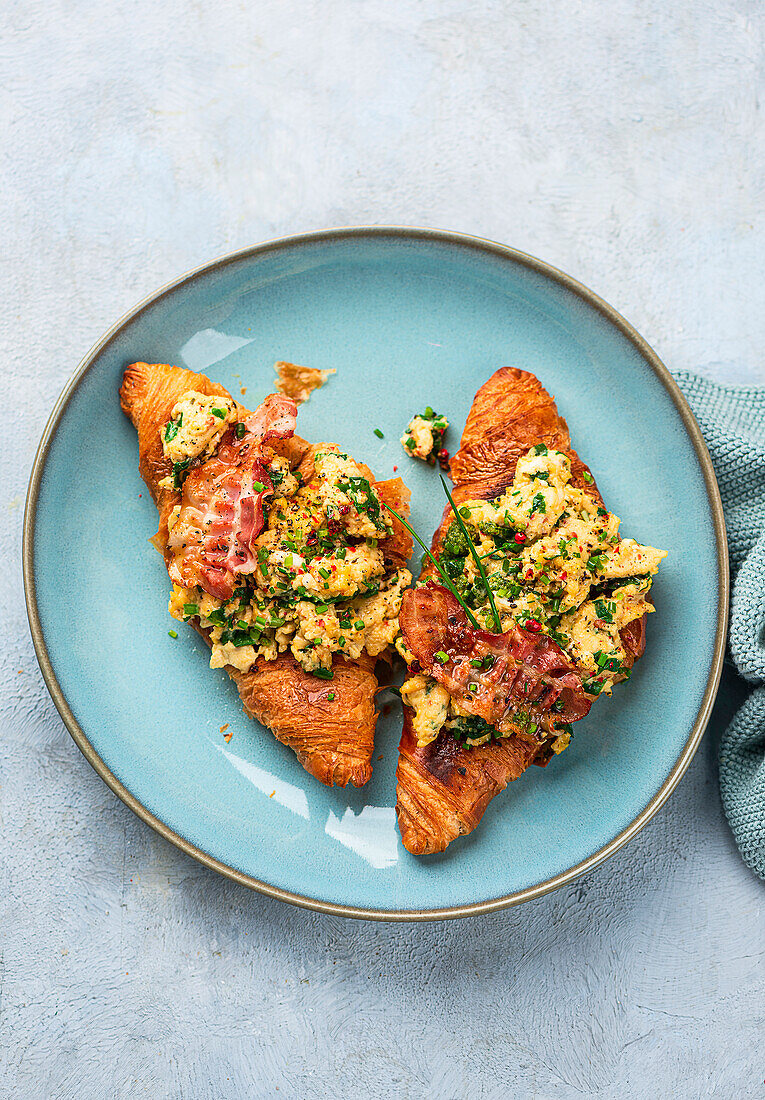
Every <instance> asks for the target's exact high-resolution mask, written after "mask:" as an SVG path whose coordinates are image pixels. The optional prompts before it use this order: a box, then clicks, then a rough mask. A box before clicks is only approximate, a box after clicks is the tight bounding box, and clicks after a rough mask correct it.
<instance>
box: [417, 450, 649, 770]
mask: <svg viewBox="0 0 765 1100" xmlns="http://www.w3.org/2000/svg"><path fill="white" fill-rule="evenodd" d="M588 476H589V475H587V474H585V477H584V480H585V482H587V478H588ZM590 481H591V478H590ZM459 513H460V517H461V518H462V520H463V522H464V524H465V528H466V530H467V532H468V535H469V537H470V539H471V541H472V543H473V548H474V550H475V552H476V554H477V555H478V557H479V558H480V559H481V562H482V565H483V569H484V571H485V573H486V578H487V583H488V585H489V587H490V589H491V592H492V596H493V598H494V606H495V607H496V610H497V615H498V617H499V620H500V625H501V629H502V631H506V630H508V629H509V627H510V626H511V624H512V623H513V622H516V623H518V624H519V625H520V626H522V627H527V628H529V629H530V630H532V631H536V632H541V633H544V634H547V635H548V636H549V637H551V638H552V639H553V640H554V641H555V642H556V643H557V644H558V645H559V646H560V647H561V648H562V649H563V650H564V652H565V653H566V654H567V656H568V657H569V659H570V660H571V661H572V662H573V663H574V664H575V665H576V667H577V668H578V669H579V670H580V672H581V673H582V674H583V676H584V687H585V690H586V691H587V692H588V693H590V694H592V695H599V694H601V693H605V694H610V692H611V690H612V687H613V685H614V683H616V682H617V681H619V680H623V679H625V678H626V677H627V676H628V675H629V671H630V670H629V664H630V662H629V660H628V655H627V652H626V650H625V649H624V646H623V644H622V642H621V638H620V631H621V630H623V629H624V627H625V626H627V625H629V623H631V622H634V621H635V620H636V619H640V618H642V617H643V615H645V614H647V613H649V612H652V611H653V605H652V604H651V603H650V602H649V600H648V599H647V597H648V592H649V591H650V588H651V583H652V579H653V576H654V574H655V573H656V572H657V570H658V567H659V563H660V562H661V560H662V559H663V558H664V557H666V552H665V551H664V550H657V549H655V548H654V547H652V546H641V545H640V544H639V543H637V542H635V541H634V540H633V539H621V538H620V536H619V519H618V517H617V516H615V515H613V514H612V513H610V512H608V511H607V510H606V509H605V508H604V507H603V506H602V505H601V504H600V503H599V502H598V500H597V499H596V498H595V497H593V496H591V495H590V494H588V493H587V492H586V491H585V490H583V489H579V488H577V487H576V486H574V485H572V484H571V463H570V461H569V458H568V456H567V455H565V454H563V453H562V452H561V451H552V450H549V449H548V448H547V447H546V446H545V445H544V444H542V443H539V444H537V445H536V446H534V447H532V448H531V449H530V450H529V451H528V452H527V454H525V455H524V456H523V457H522V458H520V459H519V460H518V465H517V467H516V473H515V478H514V480H513V484H512V485H510V486H509V487H508V489H507V490H506V491H505V492H504V493H503V494H502V496H500V497H498V498H496V499H495V500H493V501H485V500H474V501H467V502H466V503H464V504H462V505H461V506H460V509H459ZM439 560H440V562H441V565H442V566H443V567H444V568H445V569H446V571H447V573H448V575H449V576H450V578H451V579H452V581H453V583H454V584H455V586H456V588H457V591H458V592H459V594H460V596H461V597H462V598H463V599H465V600H466V601H467V602H468V604H469V606H471V608H472V609H473V612H474V614H475V616H476V618H477V619H478V620H479V622H481V624H482V625H483V626H484V627H485V629H487V630H490V631H496V630H497V624H496V620H495V617H494V610H493V608H492V606H491V602H490V601H489V598H488V595H487V592H486V587H485V585H484V581H483V578H482V576H481V573H480V570H479V569H478V566H477V565H476V563H475V560H474V557H473V555H472V554H471V553H470V552H469V547H468V545H467V542H466V540H465V538H464V535H463V534H462V532H461V529H460V527H459V525H458V523H457V521H456V520H454V521H453V523H452V524H451V526H450V527H449V528H448V530H447V532H446V535H445V537H444V539H443V541H442V544H441V547H440V550H439ZM399 651H400V652H401V647H399ZM405 656H406V654H405ZM411 656H412V655H411V654H408V657H409V658H411ZM423 680H426V681H427V683H426V684H423V683H421V681H423ZM430 684H435V681H433V680H430V679H427V678H424V677H422V676H421V675H419V676H415V677H412V678H411V679H410V680H408V681H407V683H406V684H405V685H404V687H403V688H402V696H403V697H405V699H406V700H407V701H409V703H410V705H411V706H412V707H413V708H414V710H415V719H414V728H415V731H416V732H417V736H418V743H419V744H420V745H424V744H427V743H428V742H429V741H431V740H433V738H434V737H435V736H437V734H438V731H439V729H440V728H441V726H443V725H447V726H448V727H449V728H459V729H460V730H461V733H462V734H463V735H464V736H465V741H466V743H467V744H470V745H474V744H482V743H483V742H484V741H486V740H488V739H489V738H490V737H492V736H496V731H494V730H492V729H491V728H489V731H488V732H482V730H481V729H480V728H479V727H480V723H478V725H477V726H476V728H475V729H474V728H473V727H470V729H468V730H467V732H466V729H465V726H464V723H465V721H466V718H465V716H464V715H461V714H460V713H459V710H458V709H457V708H456V706H455V703H454V701H453V700H451V699H450V700H449V701H448V707H447V710H446V711H445V712H442V710H441V709H440V708H436V706H435V703H434V701H433V698H432V691H431V692H427V691H425V687H426V686H428V685H430ZM434 721H440V722H441V725H439V726H438V727H437V728H435V731H434V727H433V723H434ZM469 721H472V722H473V724H474V726H475V725H476V723H477V720H476V719H472V720H469ZM568 736H569V735H568V732H567V731H566V730H562V731H561V733H560V735H559V736H558V737H557V738H556V739H555V741H554V742H553V743H552V744H551V748H552V749H553V751H554V752H562V751H563V749H564V748H565V747H566V745H567V744H568Z"/></svg>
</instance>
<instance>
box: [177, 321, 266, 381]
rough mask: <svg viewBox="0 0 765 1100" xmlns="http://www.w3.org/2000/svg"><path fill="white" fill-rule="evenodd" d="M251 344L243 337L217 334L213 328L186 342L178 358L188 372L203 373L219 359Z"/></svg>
mask: <svg viewBox="0 0 765 1100" xmlns="http://www.w3.org/2000/svg"><path fill="white" fill-rule="evenodd" d="M251 343H252V340H248V339H246V338H245V337H243V336H229V334H228V333H226V332H218V331H217V329H214V328H204V329H202V331H201V332H195V333H194V335H193V336H192V337H191V339H190V340H187V341H186V343H185V344H184V345H183V347H182V348H181V351H180V357H181V358H182V359H183V361H184V363H185V364H186V366H187V367H188V368H189V370H195V371H204V370H207V368H208V367H211V366H212V365H213V363H220V361H221V359H225V358H226V356H228V355H231V353H232V352H234V351H238V350H239V348H243V347H244V346H245V345H246V344H251Z"/></svg>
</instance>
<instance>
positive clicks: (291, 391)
mask: <svg viewBox="0 0 765 1100" xmlns="http://www.w3.org/2000/svg"><path fill="white" fill-rule="evenodd" d="M274 370H275V371H276V375H277V378H278V382H277V383H276V388H277V390H278V391H279V393H283V394H284V395H285V397H291V398H292V400H293V401H296V402H297V404H298V405H302V404H303V403H304V402H305V401H307V400H308V398H309V397H310V396H311V394H312V393H313V391H314V390H316V389H318V388H319V386H323V385H324V383H325V382H326V381H327V379H328V378H329V376H330V374H335V373H336V372H335V371H334V370H319V368H318V367H301V366H298V364H297V363H286V362H281V361H280V362H278V363H274Z"/></svg>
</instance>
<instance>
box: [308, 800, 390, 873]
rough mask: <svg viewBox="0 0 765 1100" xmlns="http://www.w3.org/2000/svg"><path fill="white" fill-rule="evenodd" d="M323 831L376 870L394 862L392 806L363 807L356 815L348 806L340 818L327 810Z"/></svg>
mask: <svg viewBox="0 0 765 1100" xmlns="http://www.w3.org/2000/svg"><path fill="white" fill-rule="evenodd" d="M324 832H325V833H326V834H327V835H328V836H331V837H332V838H333V839H334V840H339V841H340V843H341V844H343V845H344V846H345V847H346V848H350V849H351V851H352V852H355V853H356V855H359V856H361V858H362V859H365V860H366V861H367V863H369V864H370V866H372V867H374V868H376V869H377V870H382V869H383V868H385V867H393V866H394V864H395V863H397V862H398V836H397V834H396V811H395V810H394V808H393V807H392V806H364V808H363V809H362V811H361V813H359V814H355V813H354V812H353V810H352V809H351V808H350V806H349V807H348V808H347V809H346V811H345V813H344V814H343V816H342V819H340V818H339V817H336V816H335V814H334V813H333V812H332V810H330V811H329V817H328V818H327V824H326V825H325V826H324Z"/></svg>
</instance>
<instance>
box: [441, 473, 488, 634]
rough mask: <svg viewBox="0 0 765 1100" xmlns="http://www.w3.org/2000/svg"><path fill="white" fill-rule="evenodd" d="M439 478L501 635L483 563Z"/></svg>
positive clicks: (444, 483)
mask: <svg viewBox="0 0 765 1100" xmlns="http://www.w3.org/2000/svg"><path fill="white" fill-rule="evenodd" d="M440 476H441V485H442V486H443V489H444V492H445V493H446V496H447V497H448V500H449V504H450V505H451V507H452V511H453V512H454V517H455V519H456V520H457V522H458V523H459V525H460V528H461V529H462V534H463V535H464V536H465V541H466V542H467V545H468V550H469V551H470V553H471V554H472V556H473V561H474V562H475V564H476V566H477V568H478V572H479V573H480V574H481V580H482V581H483V586H484V588H485V589H486V595H487V596H488V597H489V603H490V604H491V610H492V612H493V614H494V623H495V625H496V627H497V634H501V633H502V620H501V619H500V617H499V612H498V611H497V605H496V604H495V603H494V593H493V592H492V590H491V587H490V585H489V581H488V578H487V576H486V570H485V569H484V567H483V562H482V561H481V559H480V558H479V556H478V551H477V550H476V548H475V546H473V540H472V539H471V538H470V536H469V535H468V533H467V528H466V527H465V524H464V522H463V519H462V516H461V515H460V514H459V512H458V511H457V506H456V504H455V503H454V498H453V497H452V494H451V493H450V492H449V486H448V485H447V484H446V482H445V481H444V478H443V475H440ZM469 514H470V513H469V512H468V515H469Z"/></svg>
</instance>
